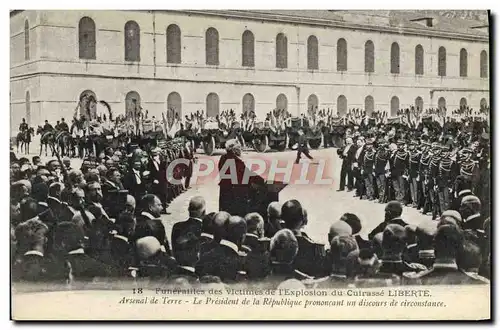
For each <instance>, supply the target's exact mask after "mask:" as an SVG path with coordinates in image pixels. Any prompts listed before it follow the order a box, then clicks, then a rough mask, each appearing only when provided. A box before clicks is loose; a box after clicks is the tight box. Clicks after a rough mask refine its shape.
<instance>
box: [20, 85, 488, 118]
mask: <svg viewBox="0 0 500 330" xmlns="http://www.w3.org/2000/svg"><path fill="white" fill-rule="evenodd" d="M483 100H484V99H483ZM481 102H482V100H481ZM25 105H26V116H25V117H26V123H28V125H31V97H30V92H29V91H26V98H25Z"/></svg>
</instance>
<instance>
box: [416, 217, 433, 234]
mask: <svg viewBox="0 0 500 330" xmlns="http://www.w3.org/2000/svg"><path fill="white" fill-rule="evenodd" d="M437 225H438V222H437V221H434V220H425V221H422V222H421V223H419V224H418V225H417V229H416V230H415V233H416V234H417V235H425V236H434V235H435V234H436V232H437V227H438V226H437Z"/></svg>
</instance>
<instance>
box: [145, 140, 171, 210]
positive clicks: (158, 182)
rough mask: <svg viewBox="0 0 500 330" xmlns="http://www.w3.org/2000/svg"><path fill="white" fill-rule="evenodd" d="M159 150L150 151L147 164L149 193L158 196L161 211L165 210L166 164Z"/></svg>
mask: <svg viewBox="0 0 500 330" xmlns="http://www.w3.org/2000/svg"><path fill="white" fill-rule="evenodd" d="M160 151H161V149H160V148H154V149H153V150H151V157H150V159H149V162H148V170H149V172H150V180H151V187H152V188H151V193H153V194H155V195H156V196H158V197H159V198H160V200H161V203H162V204H163V209H164V210H166V209H167V162H166V161H165V159H164V158H163V157H162V156H161V155H160Z"/></svg>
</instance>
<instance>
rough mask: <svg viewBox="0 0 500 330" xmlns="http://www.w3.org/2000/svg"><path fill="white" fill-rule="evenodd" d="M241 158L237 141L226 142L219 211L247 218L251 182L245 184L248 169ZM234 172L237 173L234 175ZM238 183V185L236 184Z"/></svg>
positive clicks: (220, 162)
mask: <svg viewBox="0 0 500 330" xmlns="http://www.w3.org/2000/svg"><path fill="white" fill-rule="evenodd" d="M240 157H241V146H240V145H239V143H238V142H237V140H235V139H232V140H228V141H227V142H226V154H225V155H222V156H221V157H220V159H219V164H218V170H219V175H220V177H221V180H220V182H219V211H226V212H228V213H229V214H231V215H240V216H245V215H246V214H247V208H248V198H249V182H243V177H244V174H245V171H247V168H246V166H245V163H244V162H243V160H242V159H241V158H240ZM234 170H236V172H235V173H234ZM235 181H236V183H234V182H235Z"/></svg>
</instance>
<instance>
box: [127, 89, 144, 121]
mask: <svg viewBox="0 0 500 330" xmlns="http://www.w3.org/2000/svg"><path fill="white" fill-rule="evenodd" d="M140 109H141V96H140V95H139V93H137V92H135V91H131V92H128V93H127V95H126V96H125V115H126V116H127V118H134V117H135V116H139V113H140Z"/></svg>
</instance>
